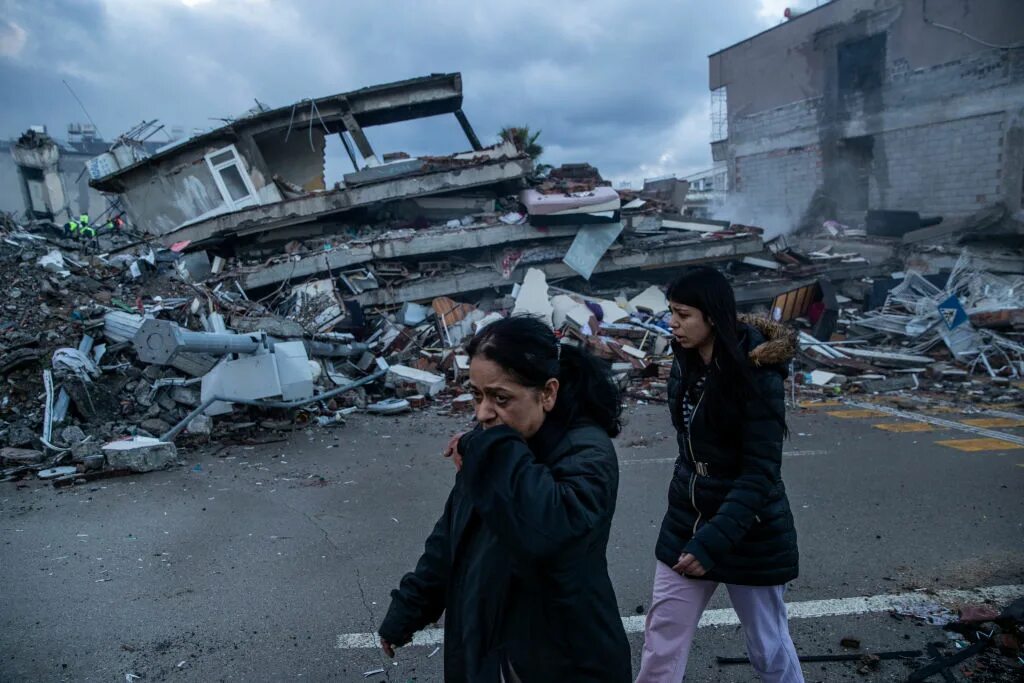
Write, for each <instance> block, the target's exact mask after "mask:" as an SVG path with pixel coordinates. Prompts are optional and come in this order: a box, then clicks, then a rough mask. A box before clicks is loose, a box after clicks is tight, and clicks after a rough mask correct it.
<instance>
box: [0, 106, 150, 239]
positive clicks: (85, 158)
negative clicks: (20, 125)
mask: <svg viewBox="0 0 1024 683" xmlns="http://www.w3.org/2000/svg"><path fill="white" fill-rule="evenodd" d="M159 147H160V144H158V143H156V142H152V141H148V140H147V141H138V142H134V143H133V144H132V145H124V144H122V145H119V146H118V147H117V148H116V150H115V151H117V153H118V155H119V156H120V157H121V158H122V159H131V158H132V157H131V155H132V154H134V153H135V152H136V151H138V152H139V153H140V155H141V154H149V153H152V152H155V151H156V150H157V149H158V148H159ZM110 148H111V142H109V141H106V140H104V139H103V138H102V137H101V136H100V135H99V134H98V133H97V131H96V127H95V126H94V125H92V124H91V123H72V124H68V127H67V135H66V137H65V138H64V139H57V138H56V137H53V136H51V135H50V134H49V133H48V131H47V129H46V126H32V127H31V128H29V129H28V130H27V131H25V133H23V134H22V135H21V136H20V137H19V138H18V139H16V140H5V141H2V142H0V152H2V153H0V211H4V212H9V213H12V214H19V215H22V216H24V217H25V218H26V219H28V220H48V221H53V222H56V223H64V222H65V221H67V220H69V219H71V218H73V217H77V216H80V215H81V214H91V215H92V216H99V215H101V214H103V212H105V211H107V209H108V202H107V200H106V198H105V197H104V196H103V195H102V194H101V193H100V192H98V191H97V190H95V189H93V188H90V187H89V174H88V172H87V167H88V165H89V163H90V161H91V160H92V159H94V158H95V157H97V156H99V155H104V154H108V153H110V152H109V150H110ZM111 156H113V154H112V153H111Z"/></svg>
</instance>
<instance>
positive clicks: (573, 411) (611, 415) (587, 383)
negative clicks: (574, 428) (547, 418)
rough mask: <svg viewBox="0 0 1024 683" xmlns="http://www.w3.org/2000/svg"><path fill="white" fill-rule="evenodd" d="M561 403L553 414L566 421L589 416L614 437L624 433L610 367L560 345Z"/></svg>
mask: <svg viewBox="0 0 1024 683" xmlns="http://www.w3.org/2000/svg"><path fill="white" fill-rule="evenodd" d="M558 383H559V388H558V400H557V401H555V408H554V410H552V411H551V412H552V414H553V415H555V416H556V417H559V418H562V419H564V420H565V421H567V422H571V421H572V420H573V419H575V418H577V417H580V416H586V417H587V418H589V419H591V420H593V421H594V422H596V423H597V424H598V426H600V427H601V429H603V430H604V431H605V432H607V433H608V436H610V437H612V438H615V437H616V436H618V435H619V432H621V431H622V420H621V417H622V401H621V398H620V396H619V388H618V387H617V386H616V385H615V382H614V381H613V380H612V377H611V373H610V372H609V368H608V366H607V364H606V363H605V362H603V361H601V360H599V359H598V358H595V357H594V356H593V355H592V354H590V353H588V352H586V351H584V350H583V349H580V348H577V347H576V346H570V345H568V344H562V345H561V358H560V360H559V372H558Z"/></svg>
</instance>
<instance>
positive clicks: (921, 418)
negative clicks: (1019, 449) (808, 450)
mask: <svg viewBox="0 0 1024 683" xmlns="http://www.w3.org/2000/svg"><path fill="white" fill-rule="evenodd" d="M847 405H850V406H853V407H854V408H859V409H861V410H874V411H877V412H880V413H884V414H886V415H891V416H893V417H901V418H903V419H904V420H913V421H916V422H924V423H926V424H930V425H935V426H936V427H943V428H945V429H952V430H956V431H960V432H967V433H968V434H974V435H975V436H979V437H984V438H987V439H1000V440H1002V441H1008V442H1009V443H1012V444H1016V445H1018V446H1024V436H1018V435H1016V434H1007V433H1006V432H997V431H995V430H992V429H985V428H984V427H974V426H972V425H968V424H963V423H962V422H955V421H953V420H946V419H943V418H941V417H935V416H934V415H925V414H923V413H908V412H907V411H905V410H899V409H897V408H890V407H889V406H883V405H877V404H874V403H863V402H860V401H848V402H847Z"/></svg>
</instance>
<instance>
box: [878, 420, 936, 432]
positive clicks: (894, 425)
mask: <svg viewBox="0 0 1024 683" xmlns="http://www.w3.org/2000/svg"><path fill="white" fill-rule="evenodd" d="M875 429H884V430H885V431H887V432H934V431H935V427H933V426H932V425H930V424H927V423H924V422H890V423H886V424H877V425H875Z"/></svg>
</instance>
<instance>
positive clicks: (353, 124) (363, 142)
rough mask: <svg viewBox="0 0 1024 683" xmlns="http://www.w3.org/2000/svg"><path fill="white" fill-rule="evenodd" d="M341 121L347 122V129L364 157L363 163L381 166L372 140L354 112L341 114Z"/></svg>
mask: <svg viewBox="0 0 1024 683" xmlns="http://www.w3.org/2000/svg"><path fill="white" fill-rule="evenodd" d="M341 121H342V123H344V124H345V130H347V131H348V134H349V135H351V136H352V139H353V140H355V143H356V147H358V148H359V153H360V154H361V155H362V157H363V163H364V164H366V165H367V166H370V167H373V166H380V160H379V159H377V155H376V154H374V153H373V147H370V141H369V140H367V139H366V135H365V134H364V133H363V128H362V126H360V125H359V122H358V121H356V117H355V116H353V115H352V112H350V111H346V112H345V113H343V114H342V115H341Z"/></svg>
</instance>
